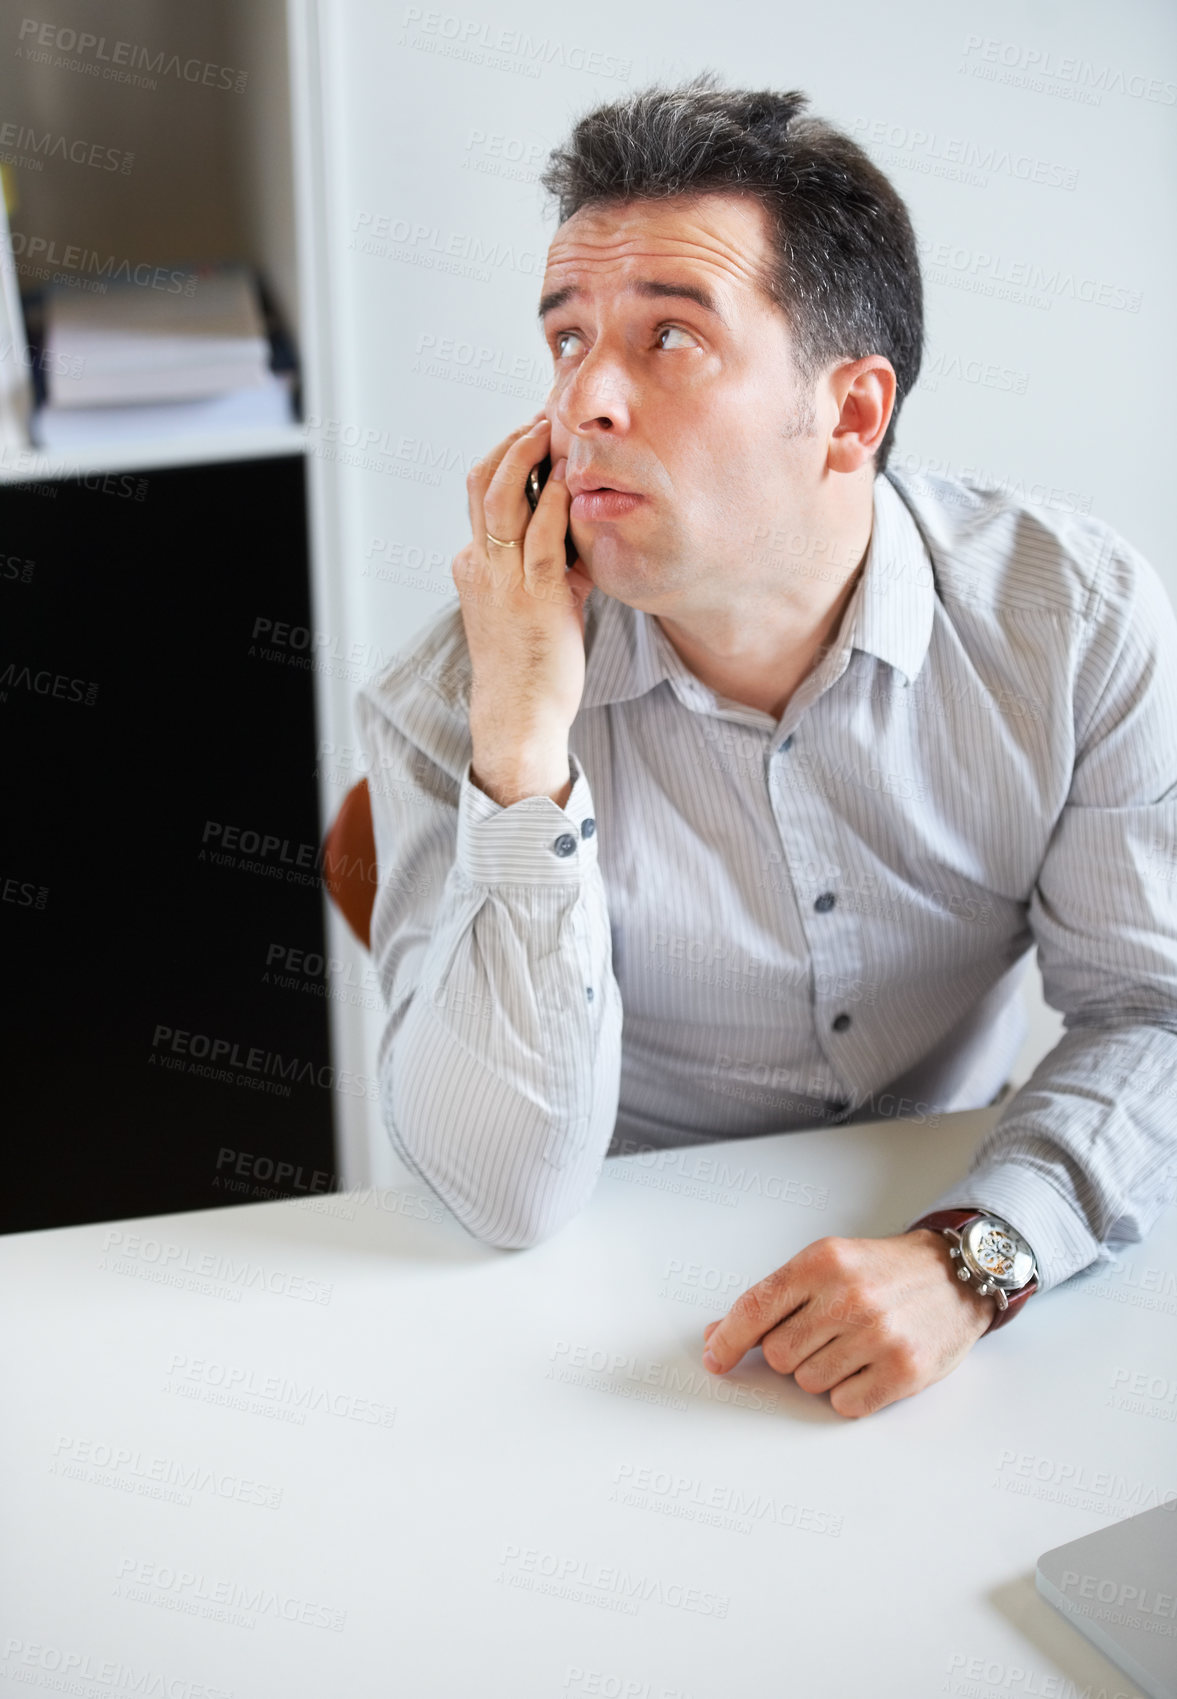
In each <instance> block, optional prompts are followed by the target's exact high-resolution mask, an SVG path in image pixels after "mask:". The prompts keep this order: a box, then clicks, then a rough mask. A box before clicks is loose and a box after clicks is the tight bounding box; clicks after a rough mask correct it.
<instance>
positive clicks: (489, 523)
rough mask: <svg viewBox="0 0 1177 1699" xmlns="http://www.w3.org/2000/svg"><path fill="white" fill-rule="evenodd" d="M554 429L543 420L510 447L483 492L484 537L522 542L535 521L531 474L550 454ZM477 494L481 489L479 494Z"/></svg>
mask: <svg viewBox="0 0 1177 1699" xmlns="http://www.w3.org/2000/svg"><path fill="white" fill-rule="evenodd" d="M551 434H552V427H551V425H550V424H549V423H548V421H547V419H540V420H539V421H538V422H537V423H536V424H535V425H533V426H532V427H531V428H530V429H529V430H526V431H524V432H523V434H522V435H521V436H520V437H518V438H517V439H516V440H515V441H514V442H513V443H511V444H510V445H509V447H508V448H507V450H506V452H505V454H504V455H503V457H502V459H501V460H500V461H499V463H498V466H497V467H496V469H495V472H494V476H493V477H492V478H491V480H490V482H489V484H487V485H486V486H485V488H484V489H483V491H482V513H483V521H484V523H483V533H484V537H483V538H481V539H480V541H481V540H485V533H486V532H487V531H489V532H490V533H491V535H492V536H495V537H502V538H503V539H504V541H509V542H514V541H516V540H517V539H520V538H522V536H523V534H524V532H525V531H526V530H527V528H528V524H529V522H530V519H531V503H530V502H529V501H528V499H527V495H526V493H525V492H526V486H527V474H528V473H529V472H530V471H531V469H532V467H533V466H536V465H538V464H539V462H540V461H541V460H542V459H543V457H544V455H545V454H546V453H547V452H548V445H549V443H550V442H551ZM475 493H476V494H477V493H478V492H477V486H476V491H475Z"/></svg>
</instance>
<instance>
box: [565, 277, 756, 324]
mask: <svg viewBox="0 0 1177 1699" xmlns="http://www.w3.org/2000/svg"><path fill="white" fill-rule="evenodd" d="M624 293H626V294H629V295H646V296H657V297H662V296H667V295H673V296H677V297H679V298H680V299H681V300H685V301H693V302H694V303H695V305H696V307H702V309H703V311H704V312H705V313H713V314H714V315H715V317H716V318H717V319H718V320H719V322H720V324H722V325H725V326H727V328H728V329H730V328H731V327H730V325H728V323H727V320H726V319H725V318H724V316H723V314H722V313H721V312H720V310H719V308H718V306H717V305H716V301H715V296H714V295H713V294H712V293H711V291H710V289H705V288H704V287H703V285H702V284H699V283H656V282H654V280H653V279H651V278H642V279H640V280H639V281H637V282H635V283H628V284H626V287H625V291H624ZM583 294H584V290H583V289H582V288H581V287H580V285H579V284H575V283H569V284H566V285H565V287H564V288H563V289H553V290H552V291H551V293H550V294H548V295H545V296H544V297H543V299H542V300H541V301H540V304H539V313H538V314H537V317H538V318H539V320H540V322H541V323H542V322H543V320H544V319H546V318H547V316H548V314H549V313H554V312H555V311H556V309H557V308H558V307H562V306H564V304H565V303H566V302H567V301H573V300H575V299H576V297H577V296H578V295H583Z"/></svg>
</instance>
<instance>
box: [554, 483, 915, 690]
mask: <svg viewBox="0 0 1177 1699" xmlns="http://www.w3.org/2000/svg"><path fill="white" fill-rule="evenodd" d="M935 599H936V591H935V581H934V578H933V574H932V562H931V557H930V555H929V554H928V550H927V548H926V546H925V544H924V540H923V537H922V535H921V533H920V530H919V527H918V525H917V524H916V521H915V518H914V515H913V512H912V510H911V509H910V507H909V506H908V502H907V500H906V499H905V498H904V497H903V496H902V495H901V494H900V493H899V490H898V488H897V487H896V485H895V484H893V483H892V482H891V480H890V478H889V477H888V476H887V474H885V473H884V474H883V475H882V476H880V477H877V478H876V479H875V483H874V515H873V521H872V524H871V539H870V547H869V548H868V550H867V556H866V564H865V565H864V567H863V570H862V576H861V578H860V580H859V583H858V586H857V588H856V589H855V592H854V594H853V596H852V597H851V599H850V602H849V604H848V606H847V608H846V613H845V616H844V618H843V621H842V628H841V631H840V632H839V636H838V639H837V640H836V642H835V648H838V649H840V648H842V647H844V646H845V645H847V644H849V645H850V646H851V647H852V648H855V649H863V650H865V651H866V653H867V654H871V655H875V656H877V657H878V659H879V660H880V661H886V662H887V664H888V665H889V666H892V667H894V668H895V669H896V671H897V672H899V673H900V674H902V676H903V680H904V682H905V684H910V683H911V681H912V679H914V678H915V677H916V675H917V674H918V673H919V670H920V668H921V667H922V666H923V663H924V657H925V656H926V654H927V652H928V643H929V640H930V638H931V634H932V617H933V614H934V611H935ZM587 618H588V620H589V621H591V626H592V631H591V644H590V647H589V651H588V658H587V660H586V663H585V686H584V695H583V697H582V698H581V705H582V707H585V708H598V707H602V706H604V705H605V704H606V703H610V702H628V701H632V700H633V698H634V697H637V696H644V695H645V694H646V692H647V691H649V690H653V689H654V687H655V686H656V685H658V684H661V683H662V681H663V680H664V679H666V680H670V679H677V680H679V681H680V684H679V688H680V689H682V688H684V687H685V688H687V689H688V690H691V689H692V687H693V688H694V689H697V690H698V691H700V692H703V693H704V694H706V687H705V686H703V685H701V684H700V682H699V680H697V679H696V678H695V676H694V674H693V673H692V672H691V671H690V669H689V668H688V667H687V666H686V663H685V662H684V661H683V660H682V658H681V656H680V655H679V654H678V652H677V651H676V650H675V648H674V646H673V644H672V643H671V642H670V640H669V638H668V637H667V636H666V634H665V632H664V631H663V630H662V628H661V627H660V626H659V624H658V622H657V620H655V618H654V617H653V615H652V614H647V613H644V612H643V611H642V610H641V609H639V608H631V607H630V606H629V605H628V604H627V603H625V602H619V601H617V600H615V598H614V597H612V596H605V595H602V594H601V593H600V592H599V591H597V592H594V594H593V595H592V596H590V598H589V605H588V610H587ZM587 634H588V626H587V625H586V635H587Z"/></svg>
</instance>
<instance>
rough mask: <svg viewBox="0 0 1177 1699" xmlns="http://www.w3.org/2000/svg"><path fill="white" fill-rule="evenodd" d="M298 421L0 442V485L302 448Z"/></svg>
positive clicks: (214, 461) (268, 455) (263, 457)
mask: <svg viewBox="0 0 1177 1699" xmlns="http://www.w3.org/2000/svg"><path fill="white" fill-rule="evenodd" d="M306 446H307V438H306V434H305V432H304V430H303V427H302V425H300V424H296V423H291V424H289V425H279V426H267V427H266V428H264V429H260V430H245V431H234V432H232V433H230V432H228V431H226V432H224V433H223V434H222V435H220V436H211V435H202V436H184V437H165V438H160V437H144V438H142V439H141V440H138V441H128V442H117V443H106V442H95V443H93V444H90V445H88V446H87V447H85V448H81V447H79V448H74V449H39V448H13V447H8V448H0V488H2V487H3V486H4V485H5V484H27V483H40V482H42V481H44V480H46V479H51V478H76V477H88V476H90V475H91V474H99V475H100V474H102V473H105V472H142V471H151V470H158V469H160V468H164V467H180V466H211V465H216V464H219V463H224V462H226V461H233V460H267V459H271V458H273V457H274V456H276V455H282V454H304V453H305V452H306Z"/></svg>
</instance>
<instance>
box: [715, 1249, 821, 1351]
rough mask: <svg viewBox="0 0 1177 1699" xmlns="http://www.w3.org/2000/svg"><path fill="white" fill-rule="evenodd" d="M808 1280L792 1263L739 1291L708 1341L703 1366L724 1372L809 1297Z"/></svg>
mask: <svg viewBox="0 0 1177 1699" xmlns="http://www.w3.org/2000/svg"><path fill="white" fill-rule="evenodd" d="M809 1295H810V1294H809V1289H808V1285H807V1283H806V1282H805V1281H804V1280H803V1279H802V1278H800V1277H799V1274H798V1271H797V1270H795V1269H794V1267H793V1264H792V1263H789V1262H787V1263H785V1265H784V1267H783V1268H778V1269H777V1270H776V1271H775V1272H774V1273H772V1274H770V1275H767V1276H766V1277H765V1279H763V1280H759V1281H757V1283H756V1285H755V1286H750V1287H749V1288H748V1290H747V1291H746V1292H743V1293H741V1294H740V1296H739V1297H738V1298H737V1299H736V1301H735V1303H734V1304H733V1305H732V1307H731V1309H730V1310H729V1311H728V1312H727V1314H726V1315H725V1316H722V1317H721V1318H720V1321H719V1324H718V1326H717V1327H716V1329H715V1332H714V1333H713V1334H712V1335H711V1337H710V1339H709V1340H708V1341H707V1349H706V1350H705V1351H704V1353H703V1366H704V1367H705V1368H708V1369H710V1370H711V1371H712V1373H714V1374H725V1373H726V1372H727V1370H728V1369H732V1368H734V1367H735V1366H736V1364H737V1363H738V1362H739V1360H740V1358H741V1357H742V1356H743V1355H744V1353H745V1351H750V1350H751V1349H752V1347H753V1346H754V1345H759V1343H760V1341H761V1340H762V1339H763V1338H764V1335H765V1334H766V1333H768V1332H769V1331H770V1329H772V1328H774V1327H776V1326H777V1325H778V1323H780V1322H782V1321H784V1319H785V1317H786V1316H788V1315H791V1314H792V1312H793V1311H794V1310H795V1309H797V1307H798V1306H799V1305H800V1304H803V1303H805V1301H806V1299H807V1298H808V1297H809Z"/></svg>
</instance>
